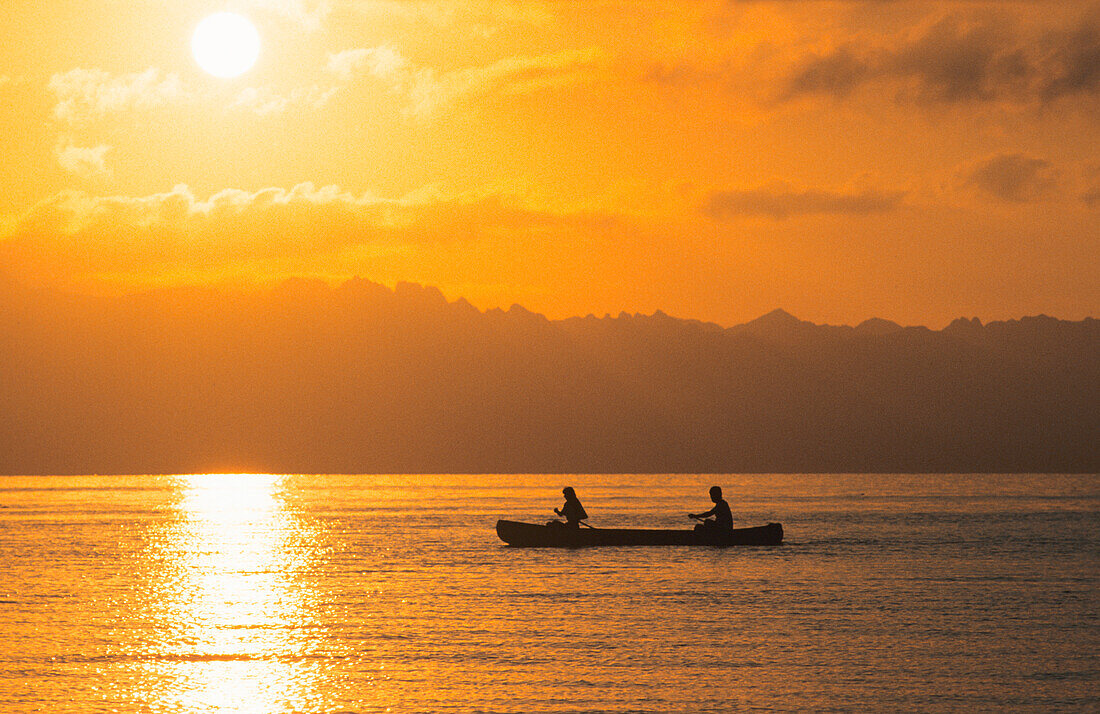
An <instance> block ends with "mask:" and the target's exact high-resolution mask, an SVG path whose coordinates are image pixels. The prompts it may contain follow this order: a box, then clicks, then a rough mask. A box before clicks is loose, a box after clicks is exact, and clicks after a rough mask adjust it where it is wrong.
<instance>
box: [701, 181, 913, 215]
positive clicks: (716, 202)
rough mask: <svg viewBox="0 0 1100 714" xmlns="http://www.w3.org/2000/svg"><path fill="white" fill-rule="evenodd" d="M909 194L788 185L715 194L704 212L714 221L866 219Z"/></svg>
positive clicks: (898, 203)
mask: <svg viewBox="0 0 1100 714" xmlns="http://www.w3.org/2000/svg"><path fill="white" fill-rule="evenodd" d="M904 198H905V191H881V190H861V191H850V192H845V191H831V190H821V189H797V188H794V187H792V186H790V185H788V184H785V183H774V184H770V185H768V186H762V187H758V188H749V189H735V190H727V191H715V192H713V193H711V194H710V196H709V197H708V199H707V201H706V203H705V205H704V206H703V210H704V212H705V213H707V214H708V215H710V216H711V217H713V218H718V219H731V218H738V217H744V216H768V217H771V218H774V219H776V220H782V219H784V218H791V217H793V216H808V215H819V214H849V215H866V214H870V213H883V212H886V211H892V210H894V209H896V208H897V207H898V206H899V205H901V202H902V200H903V199H904Z"/></svg>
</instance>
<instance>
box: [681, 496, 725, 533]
mask: <svg viewBox="0 0 1100 714" xmlns="http://www.w3.org/2000/svg"><path fill="white" fill-rule="evenodd" d="M710 500H712V501H714V508H712V509H710V510H709V511H707V512H706V513H689V514H688V518H706V519H707V520H705V521H703V522H702V523H700V524H699V525H697V526H695V530H700V529H704V530H710V529H712V528H713V529H715V530H723V531H731V530H733V514H732V513H730V504H728V503H726V499H724V498H722V487H721V486H711V487H710ZM710 516H714V519H713V520H711V519H710V518H709V517H710Z"/></svg>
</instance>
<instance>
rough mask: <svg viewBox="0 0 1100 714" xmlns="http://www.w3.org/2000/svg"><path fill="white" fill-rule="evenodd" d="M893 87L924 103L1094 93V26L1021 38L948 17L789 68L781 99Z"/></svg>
mask: <svg viewBox="0 0 1100 714" xmlns="http://www.w3.org/2000/svg"><path fill="white" fill-rule="evenodd" d="M872 83H894V84H895V87H896V89H897V92H898V96H899V97H901V98H908V99H916V100H920V101H925V102H943V103H959V102H982V101H995V100H1008V101H1013V102H1024V103H1027V102H1034V103H1046V102H1051V101H1054V100H1057V99H1060V98H1063V97H1069V96H1077V95H1085V96H1097V95H1100V22H1098V20H1097V17H1096V16H1095V14H1090V15H1088V16H1086V17H1084V18H1080V19H1079V20H1078V21H1077V22H1076V24H1073V25H1071V26H1067V27H1061V28H1057V29H1054V30H1050V31H1046V32H1042V33H1039V34H1038V35H1034V34H1033V35H1026V34H1024V33H1023V32H1021V30H1020V27H1018V26H1017V25H1016V24H1015V23H1013V22H1011V20H1010V19H1009V18H1007V17H1006V16H1004V15H1001V14H999V13H998V14H986V15H980V16H976V15H974V14H952V15H948V16H946V17H943V18H941V19H940V20H939V21H937V22H935V23H934V24H932V25H930V26H928V27H927V28H925V29H923V30H921V31H919V32H917V33H915V34H909V33H906V34H903V35H901V36H897V37H883V38H880V40H879V42H877V43H875V42H867V41H865V40H860V41H859V42H856V41H853V42H851V43H848V44H840V45H839V46H836V47H834V48H832V49H830V50H827V51H823V52H809V53H807V54H806V55H805V56H804V57H803V58H802V59H801V60H797V61H796V62H795V69H794V71H793V72H792V73H791V74H790V75H789V76H788V77H787V79H786V80H785V88H784V90H783V91H782V92H781V98H782V99H793V98H796V97H799V96H805V95H826V96H833V97H837V98H843V97H845V96H847V95H849V94H850V93H852V92H853V91H855V90H856V89H858V88H861V87H863V86H866V85H870V84H872Z"/></svg>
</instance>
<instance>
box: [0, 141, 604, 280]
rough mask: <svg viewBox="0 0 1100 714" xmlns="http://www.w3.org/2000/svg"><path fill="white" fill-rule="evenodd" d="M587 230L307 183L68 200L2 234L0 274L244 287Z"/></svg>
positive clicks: (435, 199) (459, 203)
mask: <svg viewBox="0 0 1100 714" xmlns="http://www.w3.org/2000/svg"><path fill="white" fill-rule="evenodd" d="M105 150H106V148H104V151H105ZM595 220H599V219H598V218H594V217H591V216H586V215H573V214H559V213H550V212H545V211H538V210H533V209H529V208H525V207H523V206H521V205H518V204H516V203H514V202H511V201H509V200H507V199H504V198H502V197H501V196H498V195H463V196H441V195H438V194H437V193H434V192H419V193H416V194H410V195H408V196H406V197H404V198H401V199H385V198H379V197H377V196H373V195H371V194H360V195H355V194H351V193H349V192H346V191H343V190H341V189H339V188H338V187H335V186H325V187H315V186H314V185H312V184H308V183H307V184H301V185H298V186H295V187H294V188H291V189H283V188H268V189H264V190H261V191H257V192H247V191H241V190H225V191H221V192H219V193H216V194H214V195H212V196H211V197H209V198H208V199H205V200H202V199H199V198H197V197H196V196H195V195H194V194H193V193H192V192H191V190H190V189H188V188H187V187H186V186H177V187H176V188H175V189H173V190H172V191H169V192H166V193H160V194H153V195H150V196H142V197H128V196H109V197H97V196H92V195H89V194H87V193H85V192H80V191H68V192H63V193H60V194H57V195H55V196H53V197H51V198H49V199H47V200H45V201H42V202H41V203H39V204H38V205H36V206H34V207H33V208H32V209H30V210H29V211H27V212H26V213H25V214H24V215H22V216H21V217H19V218H18V219H17V220H15V221H14V222H12V223H11V224H10V225H9V226H7V229H6V233H5V234H3V235H0V268H8V269H11V270H13V271H14V272H18V273H20V274H23V275H31V276H35V277H38V278H39V279H43V280H58V281H67V280H86V279H94V278H95V276H97V275H107V274H109V275H113V276H129V277H130V278H132V279H134V280H140V279H141V277H142V276H145V277H147V278H148V277H155V276H156V275H158V274H159V273H165V274H173V273H177V272H188V273H191V274H199V273H202V272H204V271H208V272H210V273H217V274H219V275H224V274H226V273H227V272H229V273H232V272H233V271H235V270H236V271H242V272H245V273H251V274H253V277H256V275H255V273H256V271H255V270H249V269H248V268H249V266H253V267H254V266H255V265H257V264H261V263H270V262H272V261H274V262H278V263H280V264H283V265H286V266H288V270H290V271H291V272H294V271H295V270H298V271H302V270H303V266H307V265H317V264H321V263H326V261H328V263H329V264H332V262H333V261H336V262H338V260H337V259H338V257H339V256H341V255H345V254H346V253H347V252H348V251H355V250H357V249H364V248H366V249H369V250H372V251H376V252H377V251H383V252H385V251H402V250H406V249H409V248H410V247H412V248H415V247H418V246H419V247H423V246H428V245H434V246H441V245H445V244H452V243H455V242H461V243H464V244H469V245H471V246H472V245H474V244H476V243H478V242H479V241H482V240H495V239H498V238H499V237H500V236H502V235H507V236H508V237H509V239H515V238H517V237H519V236H522V235H525V234H531V233H538V234H539V235H540V236H543V237H545V231H546V230H548V229H551V228H554V227H557V228H561V229H562V230H564V229H565V227H568V226H574V227H576V225H577V224H578V223H586V224H587V223H591V222H592V221H595Z"/></svg>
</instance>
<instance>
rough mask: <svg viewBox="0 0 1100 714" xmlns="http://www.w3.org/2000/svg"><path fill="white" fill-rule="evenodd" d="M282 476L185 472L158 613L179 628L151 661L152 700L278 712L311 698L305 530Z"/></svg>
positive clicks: (171, 706) (187, 707) (164, 705)
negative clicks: (288, 500)
mask: <svg viewBox="0 0 1100 714" xmlns="http://www.w3.org/2000/svg"><path fill="white" fill-rule="evenodd" d="M283 479H284V477H282V476H275V475H268V474H202V475H188V476H181V477H179V488H180V491H181V494H182V498H181V501H180V503H179V506H178V514H177V515H178V518H177V519H176V520H175V524H174V526H173V529H172V531H171V533H170V534H169V537H168V538H166V540H165V549H166V552H165V553H164V554H163V556H164V559H163V560H162V567H163V571H162V572H161V573H160V574H159V575H160V577H159V578H158V580H159V581H160V582H161V583H162V587H161V588H160V590H161V592H160V593H159V598H160V602H159V603H158V604H157V605H156V609H157V610H158V611H159V618H158V619H161V622H162V623H163V624H164V625H165V627H166V630H167V631H168V632H169V633H171V634H170V636H169V637H168V640H167V641H166V642H163V643H162V645H161V648H159V649H160V650H161V651H160V652H159V653H157V655H156V656H155V657H153V658H151V661H150V662H148V663H147V664H149V665H150V666H151V667H152V668H153V669H155V670H156V671H153V672H149V673H148V675H150V676H147V677H145V678H143V679H144V682H146V683H147V686H149V687H150V688H151V691H149V692H147V693H146V697H145V698H146V701H149V702H155V707H156V708H157V709H161V710H169V711H196V710H210V709H216V710H218V711H232V712H272V711H285V710H293V709H300V708H304V707H307V706H308V704H309V702H310V699H311V697H312V696H313V695H312V692H314V691H315V686H314V685H315V683H316V672H315V671H313V664H312V663H313V662H314V661H315V658H311V656H310V646H311V645H310V640H311V639H312V638H310V636H309V633H310V632H311V631H312V630H315V629H316V627H315V623H314V622H313V620H312V617H311V611H312V609H311V607H310V602H309V599H310V589H309V588H307V587H301V583H299V582H297V579H298V577H299V576H300V574H301V573H302V572H303V571H304V570H306V569H307V567H308V564H307V563H303V562H301V559H302V558H304V557H306V556H305V555H304V554H305V553H306V552H307V551H308V549H305V548H303V547H301V546H302V543H303V541H304V539H305V538H306V537H307V534H306V533H305V532H304V529H303V526H302V524H301V522H300V519H299V518H298V517H297V516H296V515H295V514H294V513H292V512H291V511H290V510H288V508H287V506H286V503H285V500H284V496H283V493H282V484H283Z"/></svg>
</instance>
